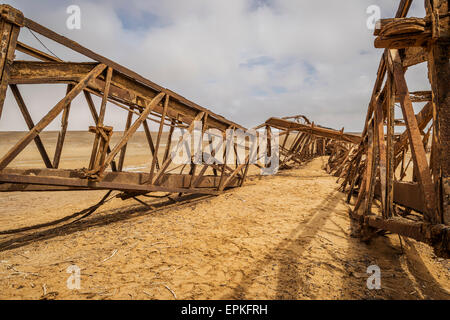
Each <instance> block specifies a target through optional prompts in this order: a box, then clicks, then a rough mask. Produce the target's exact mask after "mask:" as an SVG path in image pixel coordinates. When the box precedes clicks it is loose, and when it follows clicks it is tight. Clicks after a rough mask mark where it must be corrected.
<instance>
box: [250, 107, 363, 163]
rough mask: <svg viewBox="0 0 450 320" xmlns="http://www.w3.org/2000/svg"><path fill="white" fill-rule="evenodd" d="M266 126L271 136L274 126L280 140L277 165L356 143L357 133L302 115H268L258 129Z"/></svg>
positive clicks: (306, 158)
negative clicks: (320, 122) (317, 122)
mask: <svg viewBox="0 0 450 320" xmlns="http://www.w3.org/2000/svg"><path fill="white" fill-rule="evenodd" d="M262 127H264V128H265V135H266V136H267V137H270V136H271V135H272V129H277V130H279V131H278V133H277V134H278V137H279V139H280V141H279V168H280V169H289V168H292V167H294V166H297V165H301V164H303V163H304V162H305V161H307V160H310V159H312V158H314V157H318V156H324V155H327V154H334V153H335V150H338V149H340V148H348V147H349V146H350V145H354V144H356V143H359V142H360V140H361V138H360V137H359V136H357V135H353V134H348V133H344V128H342V130H340V131H337V130H334V129H330V128H324V127H321V126H318V125H315V124H314V122H312V123H311V121H310V120H309V119H308V118H307V117H306V116H304V115H298V116H293V117H284V118H274V117H272V118H270V119H268V120H267V121H266V122H265V123H263V124H262V125H260V126H259V127H257V128H262Z"/></svg>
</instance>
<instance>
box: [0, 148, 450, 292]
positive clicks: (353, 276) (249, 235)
mask: <svg viewBox="0 0 450 320" xmlns="http://www.w3.org/2000/svg"><path fill="white" fill-rule="evenodd" d="M138 149H139V148H138ZM30 152H31V151H30ZM69 152H73V153H74V155H75V154H76V152H75V151H69ZM30 157H31V154H30ZM142 157H144V156H142ZM31 158H32V157H31ZM31 158H30V159H31ZM34 159H36V158H34ZM134 159H135V160H133V161H136V163H130V164H129V165H136V166H139V165H142V164H139V163H138V160H139V159H140V157H138V156H137V157H135V158H134ZM24 160H27V159H26V154H25V155H24V156H23V158H21V159H18V161H17V163H16V165H17V166H18V167H20V165H21V163H20V161H24ZM30 161H31V160H30ZM33 161H35V160H33ZM324 163H326V158H325V157H323V158H317V159H315V160H313V161H311V162H310V163H308V164H306V165H304V166H303V167H301V168H298V169H291V170H286V171H282V172H280V173H279V174H278V175H276V176H269V177H256V176H251V177H250V178H249V179H248V181H247V182H246V184H245V185H244V187H242V188H238V189H233V190H229V191H227V192H226V193H224V194H222V195H220V196H217V197H202V198H198V199H193V198H182V199H179V200H180V201H179V202H178V203H177V202H174V201H172V200H167V198H164V199H150V198H141V199H142V200H144V201H145V202H146V203H148V204H150V203H151V205H152V206H153V209H150V208H149V207H147V206H144V205H142V204H140V203H138V202H135V201H134V200H126V201H122V200H120V199H117V198H112V200H110V201H109V202H107V203H106V204H105V205H104V206H102V207H100V208H99V209H98V211H97V212H95V213H94V214H92V215H91V216H89V217H86V218H84V219H83V220H80V221H78V222H73V221H74V219H68V220H67V221H63V222H60V223H58V222H57V220H58V219H62V218H64V217H67V216H70V215H71V214H73V213H75V212H78V211H80V210H82V209H85V208H87V207H89V206H90V205H93V204H95V203H96V202H97V201H98V200H100V198H101V197H102V196H103V195H104V194H105V191H70V192H69V191H67V192H55V193H50V192H49V193H46V192H28V193H0V203H1V205H0V298H2V299H41V298H47V299H53V298H56V299H175V298H176V299H449V298H450V261H449V260H444V259H440V258H437V257H435V256H434V254H433V253H432V250H431V249H430V248H429V247H428V246H426V245H424V244H421V243H418V242H416V241H413V240H409V241H406V240H405V239H403V249H402V246H401V245H400V241H399V238H398V236H396V235H388V236H384V237H379V238H377V239H375V240H374V241H373V242H372V243H371V244H368V245H367V244H364V243H361V242H360V241H359V239H356V238H352V237H351V236H350V234H351V231H352V226H351V221H350V219H349V217H348V210H349V206H348V205H347V204H346V203H345V202H344V199H345V195H344V194H343V193H340V192H338V191H337V188H338V184H336V178H335V177H331V176H330V175H328V174H326V172H325V171H324V170H323V169H322V167H323V165H324ZM23 165H24V166H25V163H23ZM46 222H53V224H52V225H49V226H47V227H43V228H38V229H34V230H29V231H25V232H16V233H10V234H5V232H4V231H6V230H11V229H16V228H21V227H26V226H33V225H36V224H40V223H46ZM71 222H72V223H71ZM1 231H3V233H2V232H1ZM374 264H375V265H378V266H379V267H380V269H381V289H380V290H369V289H368V288H367V286H366V281H367V277H368V274H367V273H366V270H367V267H369V266H370V265H374ZM73 265H76V266H78V267H79V268H80V270H81V283H80V284H81V287H80V289H74V290H70V289H69V288H68V287H67V280H68V279H69V277H70V273H68V272H67V271H68V268H69V269H70V266H73Z"/></svg>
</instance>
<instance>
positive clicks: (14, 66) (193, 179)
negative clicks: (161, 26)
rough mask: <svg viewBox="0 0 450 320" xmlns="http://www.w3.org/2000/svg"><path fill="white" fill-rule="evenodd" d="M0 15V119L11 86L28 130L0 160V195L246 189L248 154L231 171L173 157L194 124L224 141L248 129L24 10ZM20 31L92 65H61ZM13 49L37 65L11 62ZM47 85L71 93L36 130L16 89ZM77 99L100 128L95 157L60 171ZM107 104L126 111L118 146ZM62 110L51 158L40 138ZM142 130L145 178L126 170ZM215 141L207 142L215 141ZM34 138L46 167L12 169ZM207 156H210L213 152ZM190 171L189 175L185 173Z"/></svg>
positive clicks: (4, 9)
mask: <svg viewBox="0 0 450 320" xmlns="http://www.w3.org/2000/svg"><path fill="white" fill-rule="evenodd" d="M0 14H1V20H0V30H1V34H2V36H1V43H0V54H1V56H0V70H1V82H0V117H1V111H2V108H3V104H4V100H5V94H6V90H7V87H8V86H9V87H10V88H11V91H12V93H13V94H14V97H15V100H16V101H17V105H18V107H19V109H20V111H21V113H22V114H23V117H24V119H25V121H26V123H27V125H28V128H29V130H30V131H29V132H28V133H27V134H26V135H25V136H24V137H23V138H22V139H20V140H19V141H17V143H16V144H15V145H14V146H13V147H12V148H11V149H10V150H9V151H8V152H7V153H6V154H4V155H3V157H2V158H1V159H0V183H1V184H0V190H1V191H33V190H51V191H57V190H74V189H76V190H79V189H109V190H121V191H124V192H126V193H128V194H131V195H136V194H145V193H148V192H154V191H164V192H172V193H199V194H217V193H218V192H220V191H222V190H224V189H225V188H227V187H235V186H239V185H242V183H243V181H244V179H245V175H246V173H247V170H248V163H249V161H248V152H247V156H246V159H241V161H240V162H237V161H236V162H235V164H234V165H233V164H229V163H225V162H223V164H221V165H217V164H215V163H214V162H213V163H211V164H208V163H206V162H203V163H202V164H201V165H197V164H196V163H194V162H191V163H190V164H184V165H175V164H174V163H173V157H172V156H171V154H172V153H174V154H176V152H178V151H179V150H180V149H182V148H183V144H185V143H186V139H184V138H186V136H188V135H190V134H191V133H193V130H194V126H195V125H196V123H197V125H198V123H200V127H201V128H200V130H201V131H202V132H203V133H204V132H205V131H206V129H211V128H214V129H216V132H217V134H219V135H222V134H223V135H225V134H226V130H227V129H241V130H245V128H243V127H242V126H240V125H238V124H236V123H234V122H232V121H229V120H227V119H225V118H224V117H222V116H220V115H217V114H215V113H213V112H212V111H210V110H208V109H206V108H203V107H201V106H199V105H197V104H195V103H193V102H191V101H189V100H187V99H185V98H183V97H182V96H180V95H178V94H176V93H175V92H172V91H170V90H169V89H166V88H163V87H161V86H159V85H157V84H155V83H153V82H151V81H149V80H147V79H145V78H144V77H142V76H140V75H138V74H137V73H135V72H133V71H131V70H129V69H127V68H125V67H123V66H121V65H119V64H117V63H115V62H113V61H111V60H109V59H107V58H105V57H102V56H100V55H98V54H96V53H94V52H92V51H90V50H89V49H87V48H85V47H83V46H81V45H80V44H78V43H76V42H74V41H71V40H69V39H67V38H65V37H63V36H61V35H59V34H57V33H55V32H53V31H51V30H49V29H47V28H45V27H44V26H42V25H40V24H38V23H36V22H34V21H32V20H30V19H27V18H26V17H24V16H23V14H22V13H21V12H20V11H18V10H17V9H14V8H13V7H11V6H9V5H2V6H0ZM23 27H26V28H29V29H30V30H32V31H33V32H36V33H38V34H40V35H42V36H44V37H46V38H48V39H51V40H53V41H55V42H57V43H59V44H61V45H62V46H65V47H66V48H69V49H71V50H73V51H75V52H78V53H80V54H82V55H84V56H85V57H86V58H89V59H91V60H94V61H95V62H83V63H75V62H65V61H61V60H60V59H59V58H56V57H54V56H52V55H49V54H47V53H44V52H42V51H39V50H37V49H35V48H32V47H31V46H29V45H27V44H24V43H21V42H19V41H18V40H17V38H18V35H19V32H20V30H21V28H23ZM16 50H17V51H20V52H23V53H25V54H27V55H29V56H31V57H34V58H37V59H38V60H40V61H18V60H14V59H15V51H16ZM49 83H51V84H55V83H57V84H65V85H67V94H66V96H65V97H63V98H62V99H61V100H60V101H59V102H58V103H57V104H56V105H55V106H53V107H52V108H51V109H50V110H49V111H48V113H47V114H46V115H45V116H44V117H43V118H42V119H41V120H40V121H38V122H37V123H36V124H35V123H34V122H33V120H32V119H31V116H30V113H29V110H28V107H27V104H26V103H25V101H24V99H23V97H22V95H21V92H20V90H19V85H24V84H49ZM80 93H83V94H84V96H85V98H86V102H87V105H88V107H89V110H90V113H91V115H92V117H93V119H94V121H95V123H96V126H91V127H89V132H92V133H93V134H94V135H95V139H94V143H93V146H92V153H91V156H90V159H86V163H89V166H88V167H87V168H84V169H82V170H80V169H79V168H73V169H70V170H67V169H64V170H63V169H60V168H59V163H60V160H61V155H62V151H63V147H64V141H65V136H66V131H67V126H68V122H69V114H70V106H71V101H72V100H73V99H74V98H75V97H76V96H77V95H79V94H80ZM92 95H96V96H99V97H101V99H102V100H101V105H100V108H99V111H97V109H96V107H95V105H94V102H93V99H92ZM107 102H110V103H112V104H113V105H114V106H115V107H119V108H122V109H125V110H127V112H128V116H127V117H126V119H123V120H124V123H126V124H125V131H124V133H123V136H122V137H121V139H120V141H119V142H118V143H117V144H116V145H114V146H112V145H110V141H111V135H112V134H113V132H114V131H113V128H112V127H111V126H108V125H106V124H105V123H104V122H105V115H106V114H107V113H108V112H112V110H110V109H111V108H109V109H108V108H107V107H106V106H107ZM61 112H62V122H61V131H60V133H59V136H58V141H57V145H56V150H55V154H54V157H53V160H50V156H49V154H48V153H47V151H46V148H45V146H44V144H43V143H42V140H41V138H40V135H39V134H40V133H41V132H42V130H44V129H45V128H46V127H47V125H48V124H49V123H50V122H52V121H53V120H54V119H55V118H56V117H57V116H58V115H59V114H60V113H61ZM86 113H87V109H86ZM133 117H136V120H134V121H133ZM149 121H154V122H157V123H158V125H159V130H158V134H157V137H156V141H154V137H152V135H151V132H150V129H149ZM141 126H142V127H143V129H144V131H145V134H146V138H147V141H148V147H149V149H150V151H151V155H152V157H151V158H150V159H149V168H150V169H149V171H148V172H142V173H136V172H124V168H123V164H124V161H125V157H126V150H127V143H128V141H129V140H130V138H131V137H132V136H133V135H134V134H135V133H136V131H137V130H138V128H139V127H141ZM166 128H169V133H168V136H167V139H166V140H165V141H162V140H163V137H162V136H163V131H164V129H166ZM175 128H179V129H180V130H182V131H183V136H182V137H180V139H179V140H177V141H173V133H174V129H175ZM213 138H214V137H212V136H210V139H213ZM33 140H34V142H35V143H36V146H37V148H38V150H39V152H40V154H41V156H42V160H43V163H44V164H45V167H46V168H45V169H36V168H35V169H31V168H30V169H26V170H21V169H12V168H7V166H8V165H9V164H10V163H11V161H12V160H13V159H15V158H16V156H17V155H18V154H19V153H20V152H22V151H23V150H24V148H25V147H26V146H27V145H28V144H30V143H31V142H32V141H33ZM163 144H165V146H163ZM216 147H217V146H216ZM223 147H224V148H223V149H224V153H225V152H228V153H230V152H231V153H234V158H235V159H237V158H238V156H239V155H238V150H237V146H236V144H234V143H232V144H231V143H230V145H228V146H223ZM200 149H201V148H200ZM227 149H228V150H227ZM200 152H201V150H200ZM191 156H192V157H194V156H199V155H198V154H195V155H191ZM200 156H202V155H200ZM207 156H209V157H211V154H209V155H207ZM212 156H214V154H213V155H212ZM217 157H219V155H217ZM186 167H187V172H186V173H183V171H184V170H185V169H186Z"/></svg>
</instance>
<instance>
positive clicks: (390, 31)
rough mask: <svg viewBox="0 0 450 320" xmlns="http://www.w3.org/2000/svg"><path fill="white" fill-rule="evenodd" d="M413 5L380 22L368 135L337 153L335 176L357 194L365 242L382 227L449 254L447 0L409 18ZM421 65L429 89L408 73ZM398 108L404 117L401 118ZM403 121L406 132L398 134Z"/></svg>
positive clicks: (430, 0)
mask: <svg viewBox="0 0 450 320" xmlns="http://www.w3.org/2000/svg"><path fill="white" fill-rule="evenodd" d="M411 3H412V1H411V0H402V1H401V2H400V6H399V8H398V11H397V14H396V16H395V18H393V19H382V20H380V21H379V22H378V24H377V27H376V29H375V35H376V36H377V37H376V39H375V47H377V48H385V50H384V53H383V55H382V58H381V62H380V65H379V68H378V74H377V79H376V81H375V86H374V89H373V93H372V97H371V100H370V103H369V107H368V111H367V117H366V122H365V127H364V131H363V133H362V140H361V142H360V143H359V145H357V146H355V147H354V148H351V149H349V150H348V151H347V152H342V153H340V154H336V155H334V157H331V158H330V160H332V163H330V167H332V170H336V171H337V170H340V171H339V172H337V175H338V176H340V179H342V180H343V181H342V184H341V189H342V190H343V191H347V192H348V201H349V202H350V199H351V197H352V195H353V194H355V193H356V194H357V199H356V202H355V204H354V209H353V211H352V215H353V217H354V218H355V219H357V220H359V222H360V224H361V226H362V230H361V231H362V237H363V238H364V239H370V238H371V237H372V236H373V235H374V234H376V233H377V232H379V231H380V230H384V231H389V232H393V233H397V234H399V235H403V236H406V237H411V238H414V239H416V240H419V241H424V242H427V243H429V244H431V245H433V246H434V247H435V248H436V249H437V252H438V253H441V254H444V253H446V254H448V252H449V250H450V245H449V239H450V226H449V225H450V206H449V196H450V180H449V176H450V161H449V160H448V158H449V155H450V97H449V86H450V66H449V58H450V54H449V43H450V28H449V20H450V18H449V11H448V9H449V2H448V0H426V1H425V8H426V13H427V15H426V17H425V18H406V15H407V13H408V10H409V8H410V6H411ZM419 63H427V66H428V80H429V83H430V87H431V90H429V91H426V89H425V91H419V92H409V90H408V86H407V82H406V79H405V73H406V72H407V70H408V68H410V67H412V66H414V65H416V64H419ZM424 76H426V75H424ZM419 103H422V104H423V103H425V105H424V106H423V107H422V108H421V110H420V112H419V113H417V114H415V113H414V104H417V106H418V107H421V105H420V104H419ZM396 106H397V107H399V108H400V109H401V114H402V118H401V119H395V113H394V108H395V107H396ZM398 126H404V127H406V130H404V131H403V132H402V133H401V134H396V131H395V128H396V127H398ZM430 140H431V141H430ZM428 149H430V152H429V153H428V152H427V150H428ZM410 164H412V175H411V177H410V179H409V181H408V179H407V178H408V176H407V169H408V166H409V165H410ZM342 168H344V169H343V170H342ZM374 198H376V199H378V200H379V210H372V207H373V203H374Z"/></svg>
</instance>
